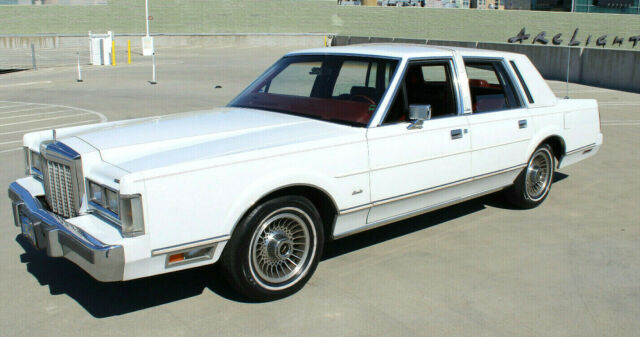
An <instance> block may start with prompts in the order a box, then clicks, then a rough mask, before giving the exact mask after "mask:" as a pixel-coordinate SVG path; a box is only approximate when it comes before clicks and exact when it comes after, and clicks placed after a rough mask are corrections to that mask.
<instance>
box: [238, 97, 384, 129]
mask: <svg viewBox="0 0 640 337" xmlns="http://www.w3.org/2000/svg"><path fill="white" fill-rule="evenodd" d="M248 97H250V102H249V104H250V105H251V106H255V107H256V108H263V109H266V110H269V109H272V110H277V111H287V112H291V113H294V114H300V115H307V116H311V117H316V118H320V119H324V120H331V119H339V120H346V121H349V122H352V123H354V124H362V125H366V124H367V123H368V122H369V119H370V118H371V112H370V111H369V108H370V106H371V105H372V104H370V103H368V102H359V101H348V100H338V99H326V98H317V97H303V98H301V97H297V96H290V95H279V94H265V93H253V94H251V95H249V96H248ZM372 108H373V109H372V111H373V110H374V109H375V106H374V107H372Z"/></svg>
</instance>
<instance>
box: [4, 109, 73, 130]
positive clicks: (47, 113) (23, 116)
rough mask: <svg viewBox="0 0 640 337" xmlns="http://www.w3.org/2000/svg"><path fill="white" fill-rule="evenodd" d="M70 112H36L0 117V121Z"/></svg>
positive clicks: (66, 110) (67, 110) (65, 110)
mask: <svg viewBox="0 0 640 337" xmlns="http://www.w3.org/2000/svg"><path fill="white" fill-rule="evenodd" d="M72 111H73V110H69V109H64V110H54V111H47V112H36V113H29V114H24V115H16V116H8V117H0V120H3V119H13V118H25V117H31V116H44V115H51V114H57V113H61V112H72ZM0 123H2V122H0ZM0 126H2V124H0Z"/></svg>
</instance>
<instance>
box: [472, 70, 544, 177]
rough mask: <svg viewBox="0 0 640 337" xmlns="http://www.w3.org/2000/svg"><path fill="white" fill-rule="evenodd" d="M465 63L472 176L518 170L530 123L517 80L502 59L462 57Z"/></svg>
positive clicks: (529, 136) (522, 162)
mask: <svg viewBox="0 0 640 337" xmlns="http://www.w3.org/2000/svg"><path fill="white" fill-rule="evenodd" d="M464 62H465V68H466V72H467V76H468V78H469V80H468V81H469V89H470V93H471V102H472V113H471V114H469V115H467V116H468V121H469V135H470V138H471V149H472V155H471V176H472V177H475V178H480V177H483V176H487V175H494V174H498V173H502V172H504V171H509V170H518V169H520V168H521V167H522V165H524V164H525V163H526V161H527V150H528V146H529V142H530V140H531V138H532V136H533V126H532V125H531V124H532V123H531V118H530V114H529V111H528V109H527V107H526V104H525V102H524V99H523V97H522V95H521V94H520V93H519V90H518V89H517V87H516V85H515V83H516V81H517V79H516V78H515V77H514V76H513V75H512V73H511V71H510V69H511V68H510V67H509V66H508V65H507V64H506V63H505V61H504V60H503V59H483V58H464ZM504 177H505V178H506V179H512V178H513V177H512V175H504ZM495 183H496V184H508V183H510V181H499V180H496V181H495ZM494 187H497V186H494Z"/></svg>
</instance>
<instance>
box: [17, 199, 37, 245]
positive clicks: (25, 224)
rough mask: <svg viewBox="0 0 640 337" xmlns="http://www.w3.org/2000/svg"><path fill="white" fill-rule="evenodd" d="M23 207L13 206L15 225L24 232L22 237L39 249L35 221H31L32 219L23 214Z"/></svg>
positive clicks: (20, 205) (19, 205)
mask: <svg viewBox="0 0 640 337" xmlns="http://www.w3.org/2000/svg"><path fill="white" fill-rule="evenodd" d="M22 207H24V205H22V204H14V205H13V219H14V221H15V225H16V226H19V227H20V229H21V231H22V235H23V236H24V237H25V238H26V239H27V240H29V242H31V244H32V245H34V246H35V247H37V246H38V245H37V244H36V231H35V225H34V223H33V221H31V219H30V218H29V217H28V216H26V215H25V214H24V213H23V212H22Z"/></svg>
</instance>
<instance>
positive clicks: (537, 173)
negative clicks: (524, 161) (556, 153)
mask: <svg viewBox="0 0 640 337" xmlns="http://www.w3.org/2000/svg"><path fill="white" fill-rule="evenodd" d="M551 165H552V160H551V156H550V154H549V152H548V151H546V150H541V151H538V152H537V153H536V154H535V155H534V157H533V158H531V161H530V162H529V166H528V167H527V176H526V182H525V184H526V190H527V195H528V196H529V198H531V200H534V201H537V200H539V199H540V198H542V197H543V196H544V195H545V193H546V192H547V190H548V187H549V184H550V183H551V172H552V167H551Z"/></svg>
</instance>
